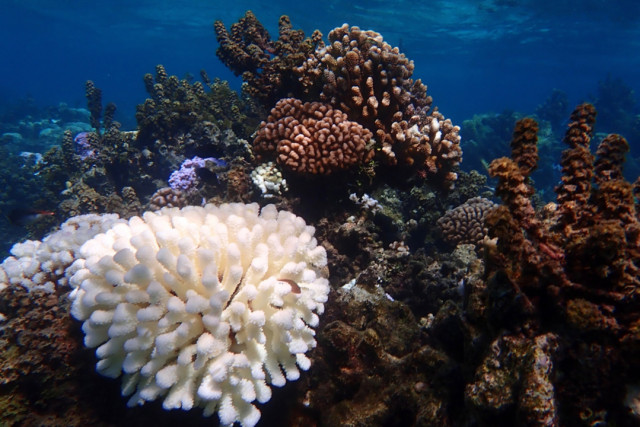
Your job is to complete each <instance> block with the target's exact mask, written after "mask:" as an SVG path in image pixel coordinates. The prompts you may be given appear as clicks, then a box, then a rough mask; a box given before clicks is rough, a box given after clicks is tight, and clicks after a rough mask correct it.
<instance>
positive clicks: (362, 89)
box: [296, 24, 462, 185]
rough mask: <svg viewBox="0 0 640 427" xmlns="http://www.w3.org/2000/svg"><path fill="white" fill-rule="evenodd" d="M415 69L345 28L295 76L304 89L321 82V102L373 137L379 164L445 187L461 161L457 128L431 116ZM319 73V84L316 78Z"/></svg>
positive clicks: (393, 51) (373, 38) (370, 36)
mask: <svg viewBox="0 0 640 427" xmlns="http://www.w3.org/2000/svg"><path fill="white" fill-rule="evenodd" d="M413 70H414V65H413V61H410V60H409V59H407V58H406V56H405V55H404V54H403V53H400V51H399V49H398V48H397V47H391V45H389V44H388V43H386V42H385V41H384V40H383V38H382V36H381V35H380V34H379V33H376V32H374V31H363V30H361V29H360V28H358V27H349V26H348V25H347V24H345V25H343V26H342V27H339V28H336V29H334V30H332V31H331V32H330V33H329V43H328V44H327V45H326V46H320V47H318V49H316V51H315V53H314V54H313V55H312V56H310V57H309V59H307V61H306V62H305V63H304V64H303V65H302V66H300V67H298V69H297V70H296V71H297V72H298V73H299V74H300V75H301V78H300V80H301V82H303V84H309V83H308V82H312V84H318V81H320V82H321V83H320V84H321V90H320V96H319V97H320V100H322V101H323V102H328V103H329V104H331V105H333V106H334V107H336V108H340V109H341V110H342V111H344V112H345V113H346V114H347V115H348V116H349V119H351V120H353V121H356V122H358V123H360V124H362V125H363V126H364V127H366V128H367V129H369V130H371V131H372V132H373V133H374V135H375V138H376V141H377V143H378V144H379V148H380V153H381V156H380V157H381V160H382V161H384V162H385V163H387V164H391V165H396V164H399V165H404V166H407V165H408V166H413V167H415V168H416V169H419V170H420V169H421V170H423V171H425V172H426V173H427V174H428V175H430V176H431V177H432V178H438V179H439V180H441V181H444V182H445V183H446V185H449V184H450V183H451V182H453V181H455V179H456V176H455V174H453V172H452V169H453V168H454V167H455V166H456V165H457V164H458V163H459V162H460V160H461V156H462V151H461V150H460V146H459V143H460V137H459V136H458V132H459V130H460V129H459V128H458V127H457V126H453V125H452V123H451V121H450V120H448V119H445V118H444V116H443V115H442V114H440V113H439V112H438V111H437V109H434V110H432V111H431V112H429V109H430V107H431V102H432V100H431V97H430V96H427V93H426V90H427V88H426V86H425V85H423V84H422V82H421V81H420V80H419V79H418V80H415V81H414V80H413V79H412V78H411V76H412V75H413ZM318 74H319V75H320V76H321V77H322V79H321V80H317V79H314V77H315V76H316V75H318ZM307 90H308V91H311V92H313V91H312V90H310V89H309V88H307Z"/></svg>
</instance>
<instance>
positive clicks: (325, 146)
mask: <svg viewBox="0 0 640 427" xmlns="http://www.w3.org/2000/svg"><path fill="white" fill-rule="evenodd" d="M372 136H373V135H372V134H371V132H369V131H368V130H367V129H365V128H363V127H362V126H361V125H359V124H358V123H355V122H352V121H350V120H349V119H348V118H347V115H346V114H345V113H343V112H342V111H340V110H338V109H335V108H332V107H331V106H329V105H327V104H322V103H320V102H305V103H303V102H302V101H300V100H299V99H295V98H286V99H281V100H280V101H278V103H277V104H276V106H275V107H274V108H273V109H272V110H271V114H270V115H269V117H268V119H267V121H266V122H263V123H262V124H261V125H260V128H259V129H258V133H257V136H256V138H255V140H254V142H253V144H254V150H255V152H256V153H257V154H258V155H262V154H264V155H268V154H271V153H275V154H276V155H277V161H278V163H279V164H280V165H282V166H283V167H285V168H287V169H289V170H292V171H295V172H298V173H307V174H321V175H328V174H330V173H332V172H336V171H340V170H347V169H349V168H352V167H353V166H356V165H362V164H363V163H365V162H367V161H368V160H370V159H371V157H372V155H373V151H372V150H371V143H370V140H371V138H372Z"/></svg>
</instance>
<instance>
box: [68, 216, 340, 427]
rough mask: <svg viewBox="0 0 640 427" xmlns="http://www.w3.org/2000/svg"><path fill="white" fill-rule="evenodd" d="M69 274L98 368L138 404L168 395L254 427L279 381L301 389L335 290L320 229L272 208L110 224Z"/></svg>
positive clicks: (169, 404)
mask: <svg viewBox="0 0 640 427" xmlns="http://www.w3.org/2000/svg"><path fill="white" fill-rule="evenodd" d="M111 222H112V225H111V227H110V228H109V229H108V230H107V231H106V232H104V233H100V234H97V235H95V236H94V237H92V238H90V239H89V240H88V241H86V243H84V244H83V245H82V246H81V247H79V248H78V249H77V251H76V253H75V261H74V262H73V264H71V265H70V266H68V268H66V271H67V273H66V274H67V276H68V277H70V279H69V284H70V285H71V286H72V287H75V288H76V289H75V290H74V292H73V293H72V297H73V298H74V300H73V303H72V314H73V316H75V317H76V318H77V319H79V320H82V321H84V323H83V326H82V329H83V331H84V333H85V345H87V346H88V347H97V349H96V355H97V357H98V358H99V359H100V360H99V361H98V363H97V370H98V371H99V372H100V373H102V374H103V375H106V376H108V377H118V376H119V375H121V374H124V377H123V382H122V393H123V395H130V396H131V397H130V399H129V402H128V403H129V405H130V406H133V405H138V404H142V403H144V402H146V401H152V400H155V399H158V398H163V399H164V403H163V406H164V408H165V409H173V408H182V409H184V410H189V409H191V408H192V407H194V406H200V407H203V408H204V413H205V415H210V414H213V413H214V412H217V413H218V416H219V418H220V421H221V423H222V424H224V425H231V424H233V423H234V422H236V421H237V422H240V423H241V424H242V425H243V426H253V425H255V424H256V423H257V422H258V420H259V419H260V411H259V410H258V409H257V408H256V407H255V406H254V405H253V404H252V402H254V401H256V400H257V401H258V402H266V401H268V400H269V399H270V397H271V389H270V387H269V384H273V385H275V386H282V385H284V384H285V382H286V380H296V379H297V378H298V377H299V375H300V372H299V369H302V370H306V369H308V368H309V366H310V360H309V359H308V358H307V356H306V355H305V353H306V352H307V351H308V350H309V349H311V348H313V347H314V346H315V345H316V341H315V337H314V336H315V332H314V329H313V328H314V327H316V326H317V325H318V321H319V319H318V315H319V314H321V313H322V312H323V310H324V303H325V302H326V301H327V296H328V293H329V284H328V281H327V279H326V278H325V277H324V276H325V275H326V265H327V256H326V252H325V250H324V248H323V247H322V246H320V245H318V244H317V242H316V239H315V238H314V237H313V234H314V231H315V230H314V228H313V227H311V226H307V225H306V224H305V222H304V220H303V219H302V218H300V217H297V216H295V215H294V214H292V213H290V212H285V211H277V210H276V208H275V207H274V206H273V205H269V206H265V207H264V208H262V210H260V208H259V206H258V205H257V204H250V205H244V204H225V205H221V206H214V205H207V206H205V207H195V206H189V207H186V208H183V209H178V208H164V209H162V210H160V211H157V212H147V213H145V214H144V215H143V216H142V218H140V217H134V218H131V219H130V220H129V221H124V220H119V221H115V222H114V221H113V220H111Z"/></svg>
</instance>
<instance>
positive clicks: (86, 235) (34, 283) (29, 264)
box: [0, 214, 124, 292]
mask: <svg viewBox="0 0 640 427" xmlns="http://www.w3.org/2000/svg"><path fill="white" fill-rule="evenodd" d="M123 221H124V220H122V219H119V218H118V215H116V214H106V215H96V214H88V215H78V216H75V217H72V218H69V219H68V220H67V221H65V222H64V223H63V224H62V225H61V226H60V229H59V230H57V231H55V232H53V233H51V234H50V235H48V236H47V237H45V238H44V239H43V240H42V241H40V240H27V241H25V242H21V243H16V244H15V245H13V247H12V248H11V254H12V256H10V257H8V258H6V259H5V260H4V261H3V262H2V264H0V290H1V289H3V288H5V287H7V286H22V287H24V288H26V289H27V290H29V291H31V290H35V289H42V290H44V291H47V292H53V291H54V290H55V288H56V286H58V285H65V284H66V282H67V277H66V276H65V273H66V274H67V275H69V274H68V273H69V272H68V271H67V270H68V268H69V266H70V265H71V264H72V263H73V261H74V259H75V254H76V252H77V250H78V249H79V248H80V246H82V244H83V243H84V242H86V241H87V240H89V239H91V238H93V237H94V236H95V235H96V234H99V233H102V232H104V231H106V230H108V229H109V228H110V227H111V226H112V225H114V224H115V223H117V222H123Z"/></svg>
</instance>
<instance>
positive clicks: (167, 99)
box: [136, 65, 253, 147]
mask: <svg viewBox="0 0 640 427" xmlns="http://www.w3.org/2000/svg"><path fill="white" fill-rule="evenodd" d="M201 75H202V78H203V81H204V84H203V83H201V82H194V83H191V82H189V81H188V80H187V79H179V78H178V77H177V76H173V75H172V76H169V75H168V74H167V72H166V70H165V68H164V67H163V66H162V65H158V66H156V75H155V79H154V76H153V75H151V74H145V76H144V84H145V88H146V90H147V93H148V94H149V95H150V96H151V98H148V99H146V100H145V102H144V103H143V104H140V105H138V107H137V111H136V119H137V121H138V129H139V132H140V133H139V136H138V140H139V142H140V144H141V145H144V146H149V147H151V146H153V144H154V142H155V141H156V140H161V141H162V142H164V143H170V142H173V141H174V140H175V139H176V138H177V137H178V136H181V135H185V134H193V135H194V136H199V134H200V133H203V129H202V126H203V124H204V123H206V122H212V123H214V124H215V125H216V126H218V127H219V128H221V129H229V128H233V129H234V131H236V132H238V133H239V134H240V135H244V134H248V133H250V132H247V131H246V130H245V129H244V127H243V126H242V122H243V121H245V120H249V119H250V118H251V115H252V114H253V113H252V112H251V111H250V110H251V105H250V103H247V102H245V101H244V100H242V99H240V97H239V96H238V94H236V93H235V92H234V91H232V90H231V89H230V88H229V86H228V83H226V82H221V81H220V80H218V79H215V80H214V81H213V82H212V81H211V80H210V79H209V77H208V75H207V74H206V72H204V71H203V72H201ZM206 89H209V91H207V90H206ZM249 121H251V120H249ZM245 136H248V135H245Z"/></svg>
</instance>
